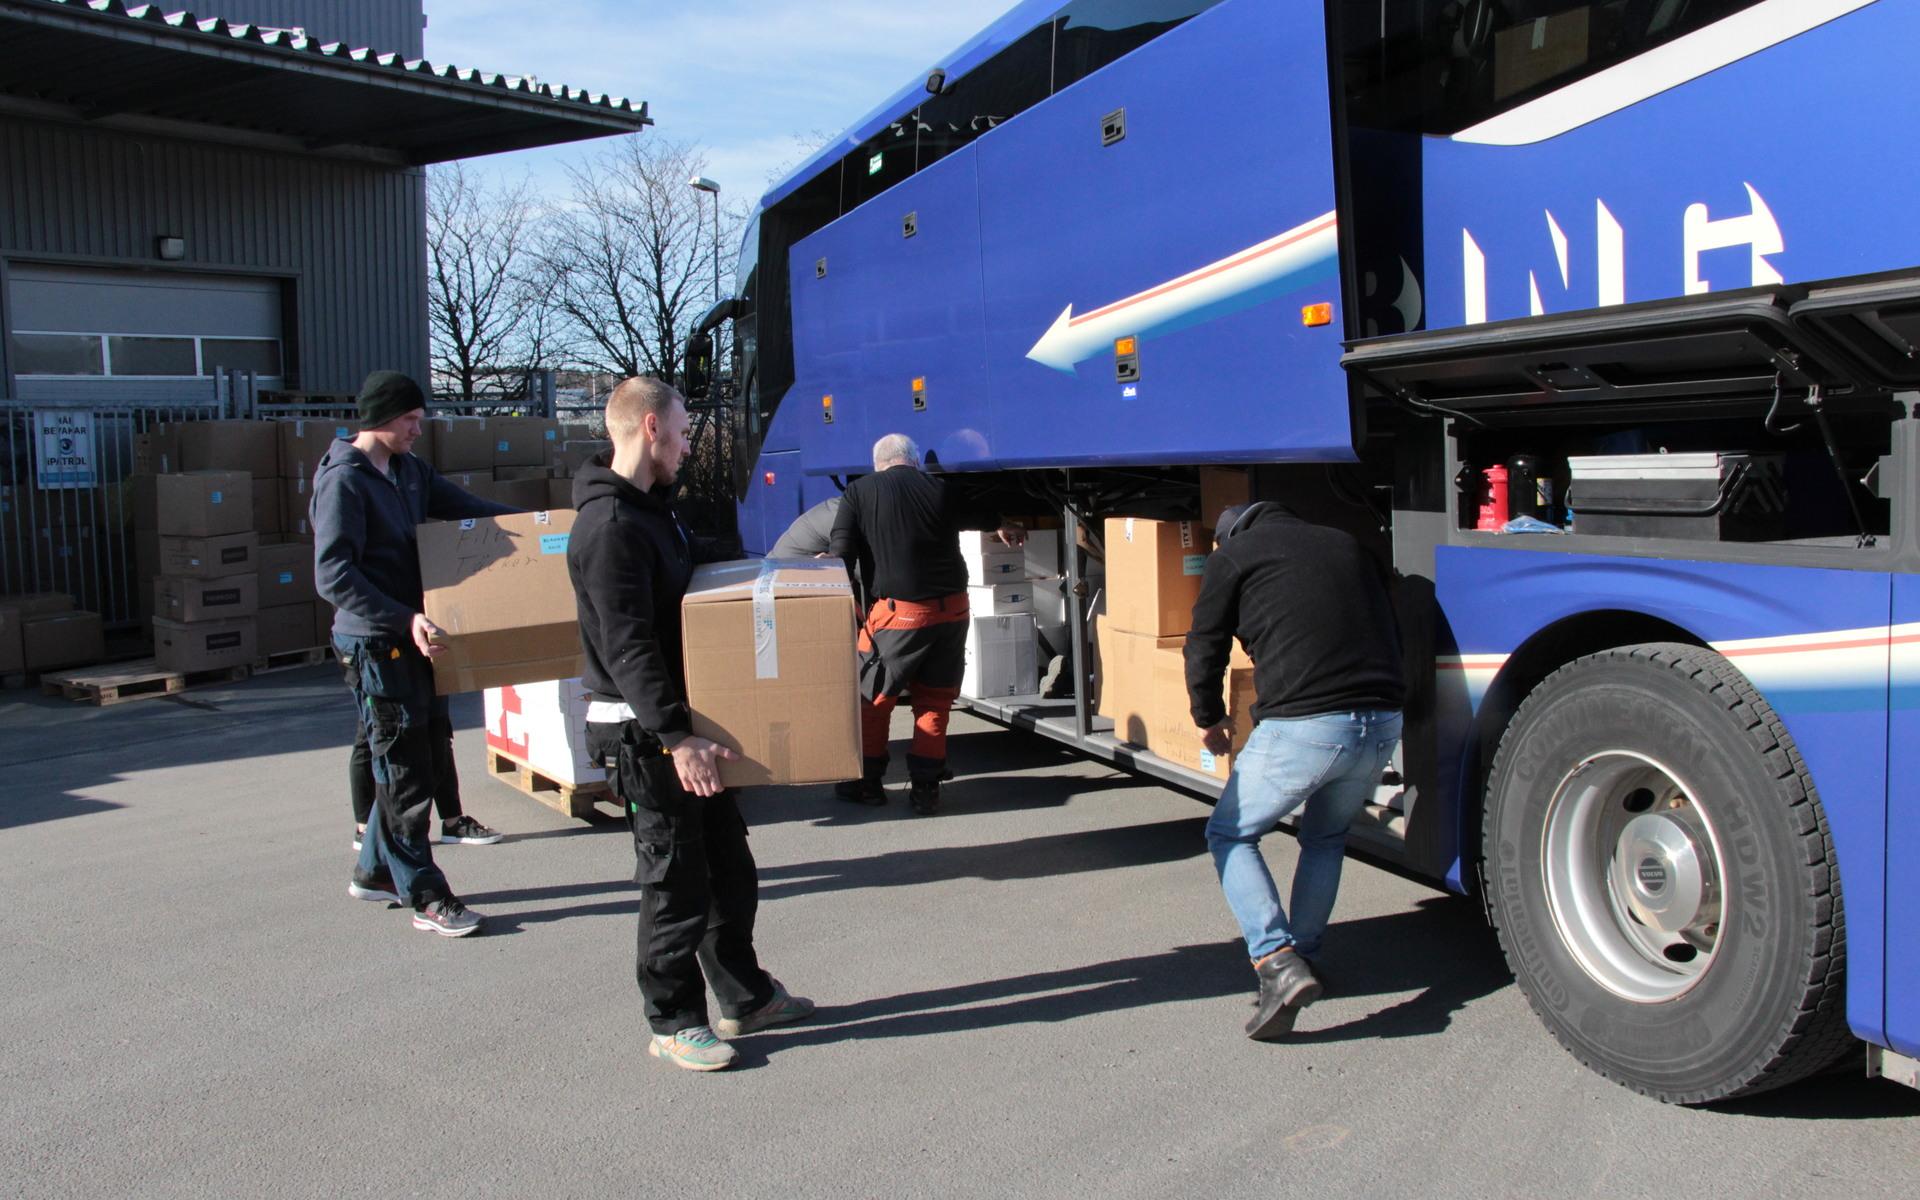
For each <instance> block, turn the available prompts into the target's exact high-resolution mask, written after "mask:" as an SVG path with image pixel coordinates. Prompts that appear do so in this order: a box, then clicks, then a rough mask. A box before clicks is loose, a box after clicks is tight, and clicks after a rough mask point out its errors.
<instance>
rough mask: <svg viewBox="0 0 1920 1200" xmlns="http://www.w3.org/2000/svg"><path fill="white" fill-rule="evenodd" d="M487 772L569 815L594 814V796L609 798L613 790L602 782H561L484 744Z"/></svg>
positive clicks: (580, 816) (598, 798)
mask: <svg viewBox="0 0 1920 1200" xmlns="http://www.w3.org/2000/svg"><path fill="white" fill-rule="evenodd" d="M487 772H488V774H490V775H492V776H493V777H494V778H495V779H498V780H499V781H500V782H502V783H504V784H506V785H508V786H509V787H512V788H515V789H517V790H519V791H522V792H525V793H526V794H527V795H529V796H532V797H533V798H534V799H535V800H538V801H539V802H540V803H542V804H544V805H546V806H547V807H549V808H553V809H557V810H559V811H560V812H563V813H565V814H566V815H568V816H569V817H575V818H584V817H589V816H592V815H593V804H594V801H596V800H611V799H612V798H613V792H612V790H611V789H610V788H608V787H607V785H606V784H604V783H562V782H561V781H560V780H558V779H554V778H552V777H551V776H548V775H543V774H541V773H540V772H539V771H536V770H534V769H533V768H532V767H531V766H529V765H528V764H526V763H524V762H522V761H520V760H519V759H518V758H515V757H514V756H513V755H511V754H506V753H503V752H501V751H499V750H495V749H493V748H492V747H488V748H487Z"/></svg>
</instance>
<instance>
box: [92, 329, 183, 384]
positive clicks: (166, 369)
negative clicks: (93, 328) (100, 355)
mask: <svg viewBox="0 0 1920 1200" xmlns="http://www.w3.org/2000/svg"><path fill="white" fill-rule="evenodd" d="M107 364H108V367H107V373H108V374H110V375H198V374H199V373H200V364H199V360H198V356H197V355H196V354H195V353H194V348H193V339H192V338H190V337H109V338H108V339H107Z"/></svg>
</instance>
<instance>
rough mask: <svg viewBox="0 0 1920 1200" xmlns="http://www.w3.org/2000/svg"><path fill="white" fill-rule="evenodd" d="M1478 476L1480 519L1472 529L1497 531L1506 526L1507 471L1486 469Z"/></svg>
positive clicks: (1492, 468) (1504, 469)
mask: <svg viewBox="0 0 1920 1200" xmlns="http://www.w3.org/2000/svg"><path fill="white" fill-rule="evenodd" d="M1480 476H1481V483H1480V519H1479V520H1478V521H1476V522H1475V523H1474V526H1473V527H1474V528H1475V529H1491V530H1495V531H1498V530H1500V529H1503V528H1505V526H1506V524H1507V469H1506V468H1505V467H1488V468H1487V469H1486V470H1484V471H1482V472H1480Z"/></svg>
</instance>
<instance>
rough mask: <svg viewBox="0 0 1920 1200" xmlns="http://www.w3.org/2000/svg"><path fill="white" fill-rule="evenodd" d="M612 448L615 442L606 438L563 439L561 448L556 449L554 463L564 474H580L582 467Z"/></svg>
mask: <svg viewBox="0 0 1920 1200" xmlns="http://www.w3.org/2000/svg"><path fill="white" fill-rule="evenodd" d="M611 449H613V443H612V442H610V441H606V440H604V439H603V440H598V441H596V440H592V439H583V440H579V441H563V442H561V443H560V448H559V449H558V450H556V451H554V455H553V465H554V466H556V467H558V468H559V469H560V470H561V472H562V473H564V474H567V475H578V474H579V473H580V468H581V467H584V466H586V465H587V464H588V463H590V462H592V461H593V460H594V459H595V458H597V457H598V456H600V455H601V454H603V453H605V452H606V451H609V450H611Z"/></svg>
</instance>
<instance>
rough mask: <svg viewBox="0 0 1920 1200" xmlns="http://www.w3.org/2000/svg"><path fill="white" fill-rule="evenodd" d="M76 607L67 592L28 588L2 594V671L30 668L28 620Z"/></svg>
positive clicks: (0, 632)
mask: <svg viewBox="0 0 1920 1200" xmlns="http://www.w3.org/2000/svg"><path fill="white" fill-rule="evenodd" d="M72 611H73V597H72V596H69V595H67V594H66V593H65V592H28V593H26V594H24V595H17V596H0V675H4V674H10V673H12V672H15V671H24V670H26V669H27V659H26V642H25V628H26V623H27V622H28V621H31V620H36V619H38V618H41V617H49V616H56V615H58V614H60V613H65V612H72Z"/></svg>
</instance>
